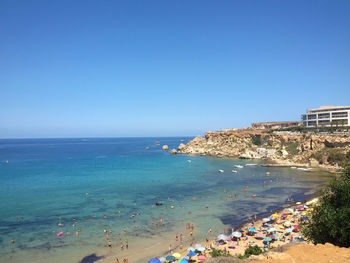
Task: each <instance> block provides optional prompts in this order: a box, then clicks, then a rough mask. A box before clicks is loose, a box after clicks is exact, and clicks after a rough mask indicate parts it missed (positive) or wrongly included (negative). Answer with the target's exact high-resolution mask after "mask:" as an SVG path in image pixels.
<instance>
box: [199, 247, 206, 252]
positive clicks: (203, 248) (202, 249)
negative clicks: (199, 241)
mask: <svg viewBox="0 0 350 263" xmlns="http://www.w3.org/2000/svg"><path fill="white" fill-rule="evenodd" d="M197 250H198V251H200V252H203V251H204V250H205V247H199V248H197Z"/></svg>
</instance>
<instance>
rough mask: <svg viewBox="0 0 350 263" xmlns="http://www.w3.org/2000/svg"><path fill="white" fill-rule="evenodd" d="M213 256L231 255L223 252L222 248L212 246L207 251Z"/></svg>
mask: <svg viewBox="0 0 350 263" xmlns="http://www.w3.org/2000/svg"><path fill="white" fill-rule="evenodd" d="M209 254H210V255H211V256H212V257H213V258H216V257H233V256H232V255H231V254H230V253H224V252H223V251H222V250H219V249H216V248H213V249H212V250H211V251H210V253H209Z"/></svg>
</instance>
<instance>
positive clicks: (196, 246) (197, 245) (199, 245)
mask: <svg viewBox="0 0 350 263" xmlns="http://www.w3.org/2000/svg"><path fill="white" fill-rule="evenodd" d="M201 246H202V245H201V244H196V245H195V246H194V248H195V249H198V248H200V247H201Z"/></svg>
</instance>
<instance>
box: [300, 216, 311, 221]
mask: <svg viewBox="0 0 350 263" xmlns="http://www.w3.org/2000/svg"><path fill="white" fill-rule="evenodd" d="M300 219H301V220H302V221H308V220H309V218H308V217H306V216H304V217H302V218H300Z"/></svg>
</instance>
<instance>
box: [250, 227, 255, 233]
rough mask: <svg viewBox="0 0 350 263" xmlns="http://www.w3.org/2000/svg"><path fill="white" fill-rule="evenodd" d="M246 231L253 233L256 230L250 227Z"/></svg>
mask: <svg viewBox="0 0 350 263" xmlns="http://www.w3.org/2000/svg"><path fill="white" fill-rule="evenodd" d="M248 230H249V232H255V231H256V228H255V227H250V228H249V229H248Z"/></svg>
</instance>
